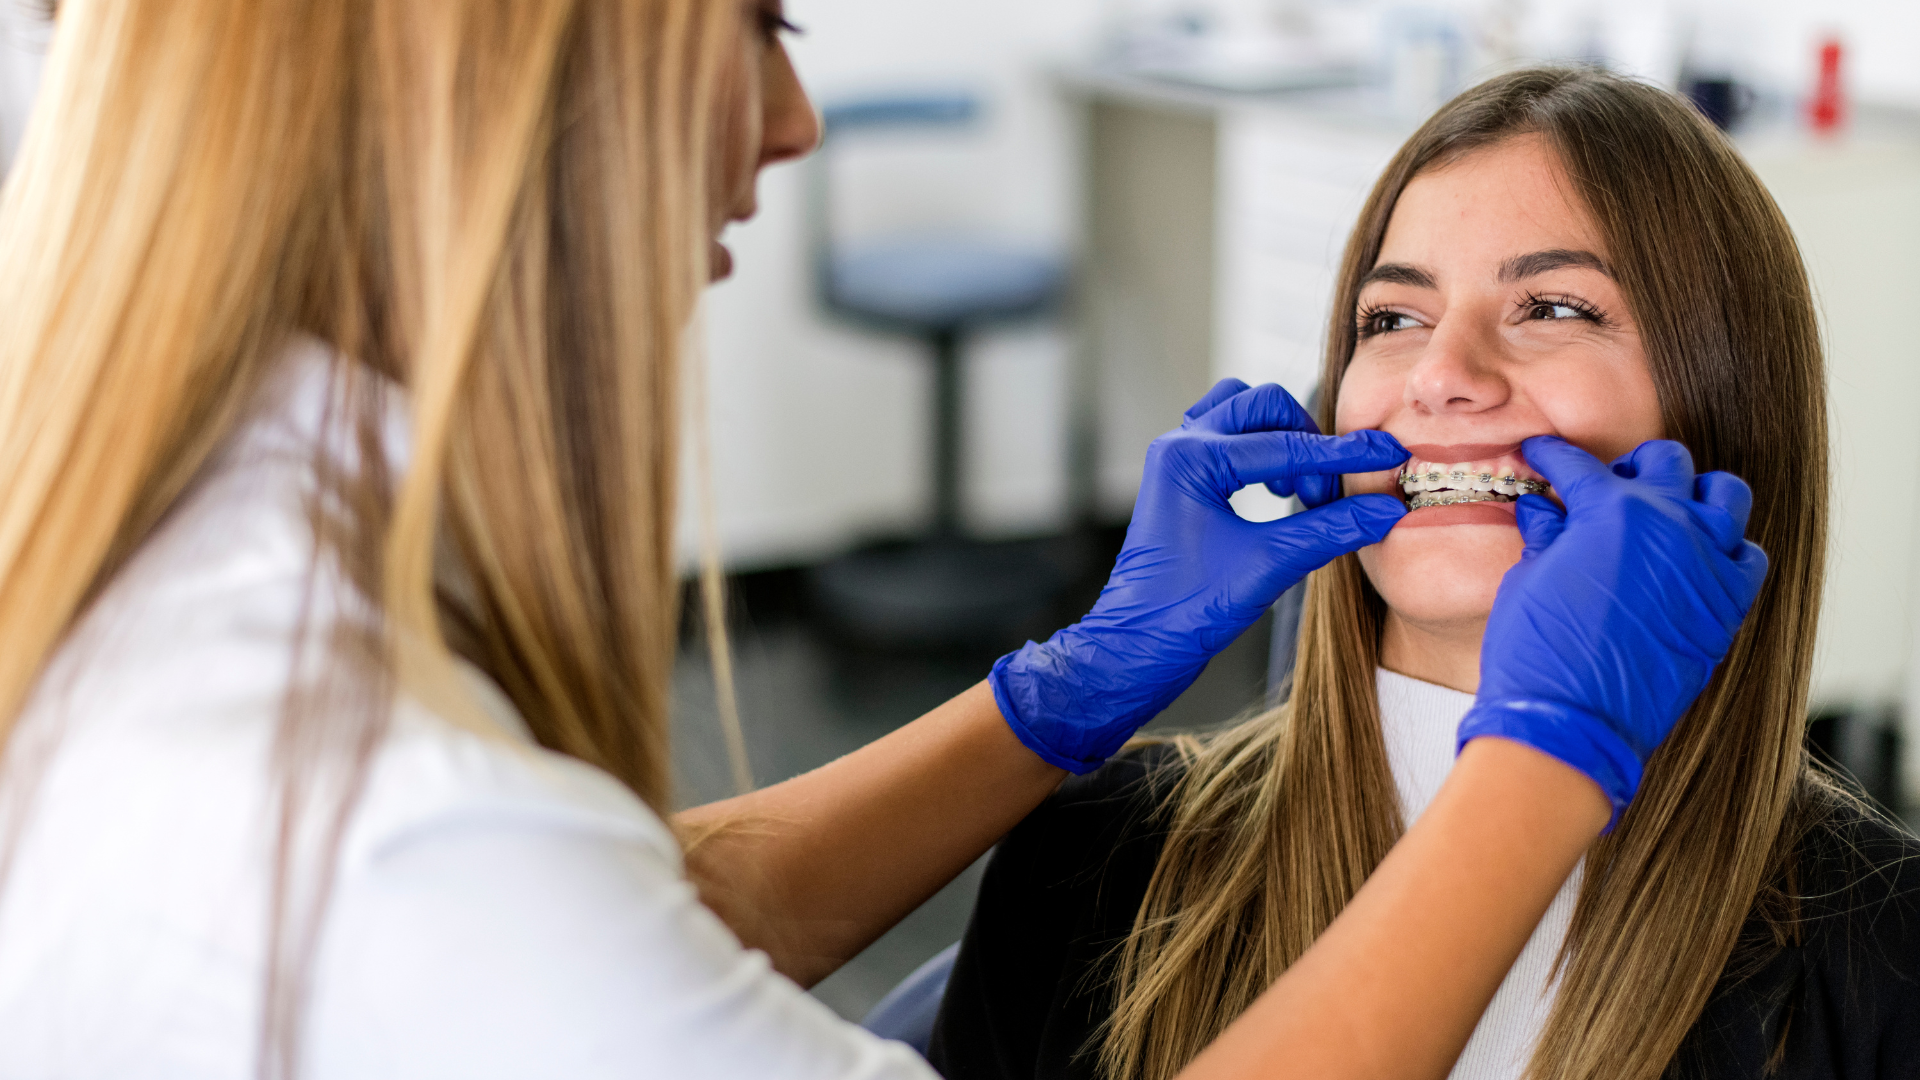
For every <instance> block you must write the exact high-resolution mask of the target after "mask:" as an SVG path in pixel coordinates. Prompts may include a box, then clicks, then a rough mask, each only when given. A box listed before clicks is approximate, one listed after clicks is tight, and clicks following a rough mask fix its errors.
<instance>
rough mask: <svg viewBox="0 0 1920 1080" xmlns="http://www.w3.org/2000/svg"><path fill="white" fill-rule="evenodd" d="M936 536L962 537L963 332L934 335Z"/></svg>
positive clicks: (949, 328) (934, 520)
mask: <svg viewBox="0 0 1920 1080" xmlns="http://www.w3.org/2000/svg"><path fill="white" fill-rule="evenodd" d="M931 341H932V344H933V373H934V374H933V379H934V383H933V533H934V535H935V536H937V537H940V538H943V539H944V538H949V537H956V536H959V535H960V453H961V449H962V447H961V438H960V393H961V389H962V388H961V385H960V331H958V330H956V329H954V328H952V327H947V328H944V329H940V330H936V331H934V332H933V334H932V337H931Z"/></svg>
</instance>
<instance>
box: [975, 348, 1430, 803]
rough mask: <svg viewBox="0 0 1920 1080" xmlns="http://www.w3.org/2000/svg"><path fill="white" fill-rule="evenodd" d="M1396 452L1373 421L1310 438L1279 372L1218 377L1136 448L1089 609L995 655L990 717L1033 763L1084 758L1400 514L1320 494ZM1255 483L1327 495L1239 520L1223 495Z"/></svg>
mask: <svg viewBox="0 0 1920 1080" xmlns="http://www.w3.org/2000/svg"><path fill="white" fill-rule="evenodd" d="M1406 459H1407V452H1406V451H1405V450H1403V449H1401V447H1400V444H1399V443H1398V442H1396V441H1394V438H1393V436H1391V435H1388V434H1386V433H1385V432H1380V431H1357V432H1354V433H1352V434H1350V435H1342V436H1338V437H1334V438H1328V437H1325V436H1322V435H1321V434H1320V433H1319V429H1318V428H1317V427H1315V426H1314V423H1313V420H1312V418H1311V417H1309V416H1308V415H1307V413H1306V411H1305V410H1304V409H1302V408H1301V407H1300V406H1299V405H1298V404H1297V403H1296V402H1295V401H1294V400H1293V398H1291V397H1289V396H1288V395H1287V392H1286V391H1285V390H1282V389H1281V388H1280V387H1278V386H1274V385H1267V386H1262V387H1260V388H1259V389H1257V390H1249V389H1247V385H1246V384H1245V383H1243V382H1241V381H1240V380H1238V379H1227V380H1224V381H1222V382H1221V383H1219V384H1218V385H1216V386H1215V387H1214V388H1213V389H1212V391H1210V392H1209V393H1208V394H1207V396H1206V397H1204V398H1202V399H1201V400H1200V402H1199V404H1197V405H1195V406H1194V407H1193V408H1191V409H1188V410H1187V413H1186V422H1185V423H1183V424H1181V425H1180V427H1179V428H1178V429H1177V430H1175V431H1171V432H1168V433H1167V434H1165V435H1163V436H1161V437H1160V438H1158V439H1156V440H1154V443H1153V445H1152V446H1151V447H1150V448H1148V450H1147V467H1146V474H1145V476H1144V477H1143V478H1142V480H1141V483H1140V496H1139V498H1138V500H1137V501H1136V502H1135V503H1134V507H1133V522H1132V524H1130V525H1128V526H1127V541H1126V545H1125V547H1124V548H1123V549H1122V550H1121V552H1120V558H1119V559H1118V561H1116V562H1115V564H1114V568H1113V576H1112V577H1111V578H1109V579H1108V581H1107V587H1106V588H1105V589H1104V590H1102V591H1101V593H1100V599H1099V601H1098V602H1097V603H1095V604H1094V607H1093V610H1092V611H1091V612H1089V613H1088V615H1087V617H1086V618H1084V619H1082V620H1080V621H1079V622H1077V623H1075V624H1074V625H1072V626H1069V627H1067V628H1066V629H1065V630H1062V631H1060V632H1059V633H1057V634H1055V635H1053V637H1052V638H1050V639H1048V641H1047V643H1046V644H1044V645H1037V644H1034V643H1033V642H1028V643H1027V645H1026V647H1025V648H1023V649H1021V650H1020V651H1018V652H1015V653H1010V654H1008V655H1007V656H1003V657H1001V658H1000V660H999V662H998V663H996V664H994V665H993V674H992V675H990V676H988V681H989V683H990V684H991V685H992V687H993V696H994V700H995V701H996V702H998V703H999V705H1000V712H1001V715H1003V716H1005V717H1006V718H1007V722H1008V723H1009V724H1010V725H1012V727H1013V730H1014V733H1015V734H1016V735H1018V736H1019V737H1020V741H1021V742H1023V743H1025V744H1026V745H1027V747H1028V748H1029V749H1031V750H1032V751H1033V752H1034V753H1036V754H1039V755H1040V756H1041V757H1043V758H1045V759H1046V760H1047V761H1049V762H1051V763H1053V764H1055V765H1058V766H1060V767H1061V768H1064V769H1068V770H1070V771H1072V772H1076V773H1084V772H1090V771H1092V770H1093V769H1095V768H1098V767H1099V765H1100V763H1101V762H1103V761H1105V760H1106V759H1107V757H1108V755H1110V754H1112V753H1113V752H1114V751H1116V750H1118V749H1119V748H1120V746H1121V744H1123V743H1125V742H1126V741H1127V739H1128V738H1129V737H1131V736H1132V735H1133V733H1134V731H1135V730H1137V729H1138V728H1139V727H1140V725H1142V724H1145V723H1146V722H1147V721H1149V720H1151V719H1153V718H1154V716H1155V715H1157V714H1158V713H1159V712H1160V710H1162V709H1164V708H1166V707H1167V705H1168V704H1169V703H1170V702H1172V701H1173V699H1174V698H1176V697H1178V696H1179V694H1180V692H1181V691H1182V690H1185V689H1186V688H1187V687H1188V686H1189V685H1191V684H1192V683H1193V680H1194V679H1195V678H1196V677H1197V676H1199V674H1200V671H1201V669H1202V668H1204V667H1206V664H1207V661H1208V660H1210V659H1212V658H1213V655H1214V654H1215V653H1217V652H1219V651H1220V650H1221V649H1223V648H1225V647H1226V646H1227V645H1228V644H1229V643H1231V642H1232V641H1233V639H1234V638H1236V637H1238V636H1240V633H1241V631H1243V630H1245V629H1246V628H1247V627H1248V626H1250V625H1252V623H1253V621H1254V620H1255V619H1257V618H1259V617H1260V613H1261V612H1263V611H1265V610H1267V608H1269V607H1271V606H1272V605H1273V602H1274V601H1275V600H1277V599H1279V597H1280V594H1281V593H1282V592H1283V591H1285V590H1286V589H1287V587H1288V586H1290V585H1292V584H1293V583H1294V582H1297V581H1299V580H1300V579H1301V578H1303V577H1305V576H1306V575H1307V574H1308V573H1309V572H1311V571H1312V570H1314V569H1316V568H1318V567H1320V566H1323V565H1325V564H1326V563H1327V562H1329V561H1331V560H1332V559H1333V558H1334V557H1335V556H1337V555H1340V554H1342V553H1344V552H1348V551H1353V550H1356V549H1358V548H1362V547H1365V546H1366V545H1368V544H1373V543H1378V542H1379V541H1380V539H1381V538H1382V537H1384V536H1386V534H1387V530H1388V529H1391V528H1392V527H1393V523H1394V522H1396V521H1398V520H1400V518H1401V516H1402V515H1404V514H1405V513H1406V507H1405V506H1404V505H1403V504H1402V503H1401V501H1400V500H1399V499H1397V498H1394V497H1393V496H1391V495H1358V496H1354V497H1352V498H1346V499H1339V500H1337V501H1331V500H1333V499H1334V496H1335V495H1336V494H1337V493H1338V491H1339V486H1338V485H1339V474H1341V473H1349V472H1372V471H1375V470H1379V469H1389V468H1392V467H1393V466H1395V465H1398V464H1400V463H1401V462H1402V461H1405V460H1406ZM1259 483H1264V484H1266V485H1267V487H1268V488H1269V489H1271V490H1272V491H1273V492H1274V493H1275V494H1277V495H1281V496H1288V495H1292V494H1294V493H1295V492H1299V493H1300V494H1301V495H1302V497H1303V500H1305V501H1307V502H1309V504H1310V505H1313V504H1320V503H1325V504H1326V505H1319V506H1318V507H1317V508H1316V509H1311V510H1307V511H1305V512H1302V513H1298V514H1294V515H1292V516H1290V517H1286V518H1282V519H1280V520H1278V521H1270V522H1261V523H1256V522H1251V521H1246V520H1244V519H1242V518H1240V517H1239V516H1238V515H1236V514H1235V513H1234V512H1233V508H1232V507H1231V506H1229V505H1228V504H1227V496H1229V495H1231V494H1233V493H1234V492H1235V491H1238V490H1239V489H1240V488H1242V487H1245V486H1247V485H1249V484H1259Z"/></svg>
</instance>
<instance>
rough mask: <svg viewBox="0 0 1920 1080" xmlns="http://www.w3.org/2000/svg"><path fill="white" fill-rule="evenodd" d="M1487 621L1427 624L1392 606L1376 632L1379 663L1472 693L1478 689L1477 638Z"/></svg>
mask: <svg viewBox="0 0 1920 1080" xmlns="http://www.w3.org/2000/svg"><path fill="white" fill-rule="evenodd" d="M1486 629H1487V622H1486V620H1485V619H1475V620H1473V621H1472V622H1470V623H1464V624H1461V623H1447V624H1445V625H1437V626H1430V625H1424V624H1420V623H1413V622H1409V621H1407V620H1406V619H1403V618H1401V617H1400V616H1399V615H1398V614H1396V613H1394V612H1393V611H1392V610H1389V611H1388V612H1387V622H1386V627H1385V628H1384V630H1383V631H1382V632H1381V635H1380V666H1382V667H1384V668H1386V669H1387V670H1388V671H1394V672H1398V673H1400V674H1402V675H1406V676H1410V677H1412V678H1415V679H1419V680H1420V681H1422V682H1430V683H1433V684H1435V685H1438V686H1445V687H1447V688H1449V689H1452V690H1459V691H1462V692H1463V693H1468V694H1472V693H1475V692H1477V691H1478V690H1479V689H1480V639H1481V638H1482V637H1483V636H1484V635H1485V633H1486Z"/></svg>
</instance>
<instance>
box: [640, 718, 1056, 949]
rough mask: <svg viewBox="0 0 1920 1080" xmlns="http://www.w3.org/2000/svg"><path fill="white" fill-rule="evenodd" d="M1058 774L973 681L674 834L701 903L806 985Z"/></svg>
mask: <svg viewBox="0 0 1920 1080" xmlns="http://www.w3.org/2000/svg"><path fill="white" fill-rule="evenodd" d="M1065 777H1066V773H1065V772H1064V771H1063V770H1061V769H1057V768H1055V767H1053V766H1052V765H1049V764H1047V763H1046V762H1044V761H1042V760H1040V758H1039V757H1037V756H1035V754H1034V753H1033V751H1031V750H1029V749H1027V748H1026V747H1025V746H1024V745H1022V744H1021V743H1020V740H1019V739H1018V738H1016V737H1015V736H1014V734H1013V732H1012V730H1011V729H1009V728H1008V727H1007V722H1006V721H1005V720H1004V719H1002V718H1001V716H1000V709H999V707H998V706H996V705H995V704H994V700H993V692H992V691H991V690H990V689H989V688H988V687H987V684H985V683H981V684H979V685H977V686H975V687H973V688H972V689H971V690H968V691H966V692H965V693H962V694H961V695H959V696H958V697H956V698H954V699H953V700H951V701H949V702H947V703H946V704H944V705H942V706H940V707H939V708H937V709H935V710H933V711H932V712H930V713H928V714H927V715H926V716H923V717H921V718H920V719H918V720H916V721H914V722H913V723H911V724H908V725H907V726H905V727H903V728H901V729H900V730H898V731H895V732H893V733H892V734H890V735H888V736H886V737H885V738H882V739H879V740H877V741H875V742H873V743H871V744H870V745H867V746H864V747H862V748H860V749H859V750H856V751H854V752H853V753H851V754H848V755H847V756H846V757H843V758H841V759H840V760H838V761H835V762H832V763H830V764H827V765H823V766H821V767H820V768H818V769H815V770H814V771H812V772H810V773H807V774H805V775H804V776H797V777H795V778H793V779H792V780H788V781H787V782H785V783H783V784H775V785H773V786H771V787H767V788H762V789H761V790H759V791H755V792H753V793H752V794H749V795H743V796H740V797H738V798H733V799H727V800H725V801H723V802H718V803H712V804H709V805H707V806H701V807H695V808H693V809H691V810H687V811H685V812H684V813H681V814H680V815H678V816H677V817H676V819H675V825H676V827H677V828H678V829H679V830H680V831H681V834H682V836H683V837H684V838H687V839H691V840H692V841H693V843H692V845H691V847H690V848H689V850H688V852H687V871H688V874H689V876H691V877H692V878H693V880H694V883H695V885H696V886H698V887H699V889H700V895H701V899H702V900H703V901H705V902H706V904H707V906H708V907H710V908H712V909H713V910H714V911H715V912H716V913H718V914H719V915H720V917H721V918H722V919H723V920H725V921H726V923H727V924H728V925H729V926H730V927H731V928H732V929H733V931H734V933H735V934H737V935H738V936H739V937H740V939H741V940H742V942H744V943H745V944H746V945H747V946H749V947H750V948H758V949H764V950H765V951H766V952H767V954H768V955H769V956H771V957H772V958H773V962H774V966H775V967H776V968H778V969H779V970H780V971H781V972H782V973H783V974H785V975H787V976H788V977H789V978H791V979H793V980H794V981H795V982H798V983H799V984H800V985H802V986H811V985H813V984H814V983H816V982H819V981H820V980H821V979H824V978H826V977H827V976H828V975H831V974H832V973H833V972H834V971H835V970H836V969H837V968H839V966H840V965H841V964H844V963H846V962H847V961H848V960H850V959H852V958H853V957H854V956H855V955H856V954H858V953H859V952H860V950H862V949H864V948H866V947H867V946H868V945H870V944H872V943H873V941H874V939H876V938H878V937H879V936H880V935H881V934H884V933H886V932H887V930H888V929H890V928H891V927H892V926H893V925H894V924H895V923H897V922H899V921H900V920H901V919H902V918H904V917H906V915H907V914H908V913H910V912H912V911H913V909H915V908H917V907H919V906H920V905H921V904H922V903H924V902H925V901H926V900H927V898H928V897H930V896H932V895H933V894H934V893H936V892H938V891H939V890H940V888H941V887H942V886H944V885H946V884H947V883H948V882H949V881H952V880H953V879H954V877H955V876H956V875H957V874H959V873H960V871H962V870H964V869H966V868H967V867H968V866H969V865H971V864H972V862H973V861H974V860H975V859H977V858H979V857H980V856H981V855H982V854H984V853H985V852H986V850H987V849H988V848H989V847H992V846H993V844H994V843H995V842H996V841H998V840H999V839H1000V837H1002V836H1004V835H1006V833H1007V832H1008V831H1009V830H1011V829H1012V828H1013V827H1014V826H1015V825H1017V824H1019V822H1020V819H1021V818H1023V817H1025V816H1026V815H1027V814H1028V813H1029V812H1030V811H1032V810H1033V808H1034V807H1036V806H1038V805H1040V801H1041V800H1042V799H1044V798H1046V797H1047V795H1048V794H1049V793H1051V792H1052V791H1053V789H1054V788H1056V787H1058V786H1059V785H1060V781H1061V780H1062V779H1064V778H1065ZM703 836H704V839H702V837H703Z"/></svg>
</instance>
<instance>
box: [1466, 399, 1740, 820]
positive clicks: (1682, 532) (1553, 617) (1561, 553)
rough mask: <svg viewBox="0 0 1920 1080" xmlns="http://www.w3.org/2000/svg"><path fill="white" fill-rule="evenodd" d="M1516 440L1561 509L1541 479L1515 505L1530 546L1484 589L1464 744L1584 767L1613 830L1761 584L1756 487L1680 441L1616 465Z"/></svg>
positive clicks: (1652, 445) (1549, 444)
mask: <svg viewBox="0 0 1920 1080" xmlns="http://www.w3.org/2000/svg"><path fill="white" fill-rule="evenodd" d="M1522 451H1523V452H1524V453H1525V454H1526V456H1527V463H1528V464H1530V465H1532V466H1533V467H1534V468H1535V469H1536V470H1538V471H1539V472H1540V473H1541V475H1543V476H1545V477H1546V478H1547V479H1548V480H1549V481H1551V482H1552V484H1553V487H1554V490H1555V491H1557V492H1558V493H1559V495H1560V498H1561V499H1562V500H1563V501H1564V502H1565V503H1566V509H1565V510H1564V511H1563V510H1561V509H1560V508H1559V507H1557V506H1555V505H1554V504H1553V503H1552V501H1550V500H1549V499H1547V498H1546V497H1545V496H1542V495H1522V496H1521V497H1520V499H1519V501H1518V503H1517V505H1516V506H1515V507H1514V511H1515V515H1516V516H1517V518H1518V522H1519V525H1520V533H1521V536H1522V537H1523V538H1524V539H1525V541H1526V548H1525V550H1524V551H1523V552H1522V554H1521V556H1520V562H1519V563H1518V564H1517V565H1515V566H1514V568H1513V569H1511V570H1509V571H1507V575H1506V577H1505V578H1504V579H1502V581H1501V582H1500V592H1499V594H1498V596H1497V597H1496V598H1495V600H1494V602H1493V614H1492V616H1491V617H1490V618H1488V620H1487V632H1486V637H1485V638H1484V639H1483V640H1482V642H1481V647H1480V692H1479V694H1478V695H1477V696H1476V698H1475V701H1474V705H1473V708H1472V709H1471V710H1469V711H1468V713H1467V716H1466V719H1464V720H1462V721H1461V722H1460V732H1459V745H1460V746H1465V745H1466V744H1467V741H1468V740H1470V739H1474V738H1478V737H1480V736H1482V735H1497V736H1500V737H1502V738H1507V739H1512V740H1514V741H1516V742H1522V743H1526V744H1527V745H1528V746H1532V747H1534V748H1535V749H1537V750H1541V751H1544V752H1545V753H1547V754H1550V755H1552V756H1553V757H1556V758H1559V759H1560V760H1561V761H1564V762H1566V763H1567V764H1569V765H1571V766H1573V767H1574V768H1576V769H1579V770H1580V771H1581V772H1583V773H1586V774H1587V775H1588V776H1590V777H1592V778H1593V779H1594V780H1595V781H1596V782H1598V783H1599V785H1600V787H1601V789H1602V790H1603V791H1605V792H1606V795H1607V798H1608V799H1609V800H1611V801H1612V803H1613V821H1610V822H1608V824H1607V828H1608V829H1609V830H1611V829H1612V828H1613V824H1614V822H1617V821H1619V820H1620V814H1621V812H1622V811H1623V810H1625V809H1626V806H1627V803H1629V802H1630V801H1632V799H1633V796H1634V793H1635V792H1636V791H1638V790H1639V788H1640V774H1641V770H1642V768H1643V767H1644V766H1645V764H1646V760H1647V756H1648V755H1649V754H1651V753H1653V750H1654V747H1656V746H1658V745H1660V741H1661V740H1662V739H1664V738H1666V737H1667V733H1668V732H1669V731H1671V730H1673V725H1674V724H1676V723H1678V722H1679V720H1680V717H1681V715H1682V714H1684V713H1685V712H1686V711H1687V708H1688V706H1690V705H1692V704H1693V700H1694V698H1696V697H1698V696H1699V695H1700V692H1701V691H1702V690H1704V689H1706V686H1707V680H1708V679H1709V678H1711V677H1712V675H1713V669H1714V666H1715V665H1717V664H1718V663H1719V662H1720V660H1721V658H1723V657H1725V656H1726V655H1727V650H1728V649H1729V648H1731V647H1732V645H1733V637H1734V634H1735V633H1737V632H1738V631H1739V629H1740V624H1741V622H1742V621H1744V620H1745V619H1746V617H1747V612H1748V610H1749V609H1751V608H1752V607H1753V601H1754V598H1755V597H1756V596H1758V595H1759V593H1760V583H1761V582H1762V581H1763V580H1764V579H1765V578H1766V576H1767V556H1766V553H1765V552H1763V551H1761V550H1760V548H1759V547H1758V546H1756V545H1755V544H1753V543H1751V542H1749V541H1747V540H1746V539H1745V538H1744V537H1745V533H1746V528H1747V515H1748V513H1749V512H1750V511H1751V510H1752V509H1753V493H1752V491H1750V490H1748V488H1747V485H1746V484H1745V483H1743V482H1742V481H1741V480H1740V479H1739V478H1738V477H1735V476H1733V475H1731V474H1728V473H1723V472H1710V473H1707V474H1705V475H1703V476H1699V477H1695V476H1694V473H1693V456H1692V455H1691V454H1689V453H1688V452H1687V448H1686V447H1684V446H1682V445H1680V444H1679V443H1677V442H1670V441H1666V440H1657V441H1653V442H1645V443H1641V444H1640V445H1639V447H1637V448H1636V449H1635V450H1634V451H1633V452H1632V453H1630V454H1627V455H1624V456H1622V457H1620V458H1618V459H1616V460H1615V461H1614V462H1613V464H1612V465H1611V466H1607V465H1602V464H1601V463H1600V461H1599V460H1598V459H1596V458H1594V457H1593V456H1592V455H1590V454H1588V453H1587V452H1586V451H1584V450H1581V449H1580V448H1578V447H1576V446H1573V445H1571V444H1570V443H1567V442H1566V441H1564V440H1562V439H1558V438H1554V437H1552V436H1546V435H1542V436H1536V437H1535V438H1531V439H1528V440H1527V441H1526V442H1525V443H1523V444H1522Z"/></svg>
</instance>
